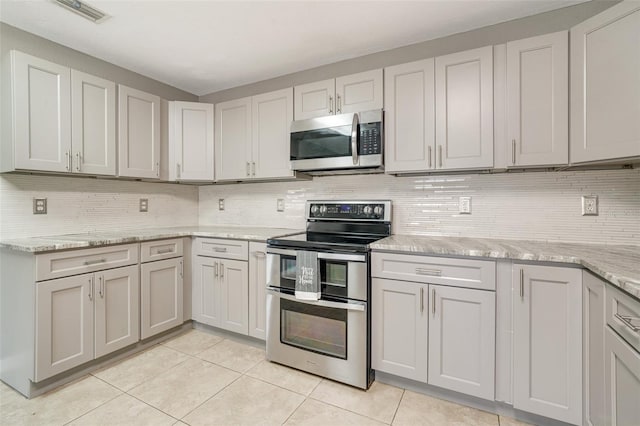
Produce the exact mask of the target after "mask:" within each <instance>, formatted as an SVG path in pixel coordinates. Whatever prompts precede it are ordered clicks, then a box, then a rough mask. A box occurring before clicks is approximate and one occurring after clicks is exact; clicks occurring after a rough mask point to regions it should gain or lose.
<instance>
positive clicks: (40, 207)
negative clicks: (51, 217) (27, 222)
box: [33, 198, 47, 214]
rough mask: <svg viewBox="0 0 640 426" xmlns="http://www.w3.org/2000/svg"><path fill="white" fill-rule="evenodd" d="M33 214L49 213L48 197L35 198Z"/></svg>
mask: <svg viewBox="0 0 640 426" xmlns="http://www.w3.org/2000/svg"><path fill="white" fill-rule="evenodd" d="M33 214H47V199H46V198H34V199H33Z"/></svg>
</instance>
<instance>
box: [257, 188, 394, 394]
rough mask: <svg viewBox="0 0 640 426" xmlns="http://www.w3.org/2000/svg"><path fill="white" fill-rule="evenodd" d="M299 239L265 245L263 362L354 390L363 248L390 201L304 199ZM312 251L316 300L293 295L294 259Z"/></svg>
mask: <svg viewBox="0 0 640 426" xmlns="http://www.w3.org/2000/svg"><path fill="white" fill-rule="evenodd" d="M306 217H307V232H306V233H305V234H299V235H293V236H289V237H283V238H276V239H269V240H267V359H269V360H270V361H274V362H278V363H280V364H285V365H288V366H291V367H294V368H297V369H300V370H304V371H308V372H310V373H314V374H317V375H319V376H323V377H327V378H330V379H333V380H336V381H339V382H343V383H346V384H349V385H352V386H356V387H359V388H362V389H367V388H368V387H369V385H370V384H371V382H372V381H373V370H371V355H370V353H371V327H370V324H371V312H370V303H369V301H370V298H371V273H370V272H371V270H370V269H371V268H370V251H369V244H370V243H372V242H374V241H376V240H378V239H381V238H384V237H387V236H389V235H390V233H391V201H379V200H378V201H309V202H307V203H306ZM303 252H315V254H316V255H317V259H318V260H317V270H318V271H319V276H320V280H319V282H320V288H321V295H320V298H319V300H302V299H298V298H296V296H295V287H296V277H297V276H298V270H297V269H298V268H297V267H296V258H297V256H298V255H300V254H301V253H303Z"/></svg>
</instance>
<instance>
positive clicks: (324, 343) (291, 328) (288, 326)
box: [280, 299, 347, 359]
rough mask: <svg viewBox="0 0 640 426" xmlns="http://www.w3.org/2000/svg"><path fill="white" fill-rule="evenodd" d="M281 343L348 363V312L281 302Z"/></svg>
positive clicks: (305, 304) (288, 301)
mask: <svg viewBox="0 0 640 426" xmlns="http://www.w3.org/2000/svg"><path fill="white" fill-rule="evenodd" d="M280 320H281V321H280V341H281V342H282V343H284V344H287V345H290V346H295V347H297V348H300V349H304V350H308V351H311V352H317V353H320V354H323V355H328V356H332V357H335V358H341V359H347V310H346V309H336V308H327V307H325V306H316V305H311V304H307V303H301V302H294V301H291V300H286V299H280Z"/></svg>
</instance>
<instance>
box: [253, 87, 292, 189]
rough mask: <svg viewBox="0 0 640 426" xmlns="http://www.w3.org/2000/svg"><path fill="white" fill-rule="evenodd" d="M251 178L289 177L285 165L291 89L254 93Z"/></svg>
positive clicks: (286, 161) (286, 164) (288, 155)
mask: <svg viewBox="0 0 640 426" xmlns="http://www.w3.org/2000/svg"><path fill="white" fill-rule="evenodd" d="M251 112H252V113H253V144H252V155H251V160H252V166H253V167H252V175H253V176H252V177H256V178H282V177H291V176H293V170H291V167H290V165H289V160H290V154H289V152H290V148H291V122H292V121H293V88H292V87H289V88H288V89H283V90H278V91H275V92H271V93H265V94H262V95H258V96H254V97H253V98H252V105H251Z"/></svg>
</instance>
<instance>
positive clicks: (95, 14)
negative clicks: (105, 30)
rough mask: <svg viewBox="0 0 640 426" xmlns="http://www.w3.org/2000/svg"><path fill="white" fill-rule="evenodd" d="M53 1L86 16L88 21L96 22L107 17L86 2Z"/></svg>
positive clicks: (71, 0)
mask: <svg viewBox="0 0 640 426" xmlns="http://www.w3.org/2000/svg"><path fill="white" fill-rule="evenodd" d="M53 1H54V2H55V3H57V4H59V5H60V6H63V7H64V8H66V9H69V10H70V11H72V12H75V13H77V14H78V15H80V16H82V17H84V18H87V19H88V20H90V21H93V22H95V23H96V24H98V23H100V22H102V21H104V20H105V19H107V18H108V17H109V15H107V14H106V13H104V12H103V11H101V10H98V9H96V8H95V7H92V6H89V5H88V4H87V3H85V2H82V1H79V0H53Z"/></svg>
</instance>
